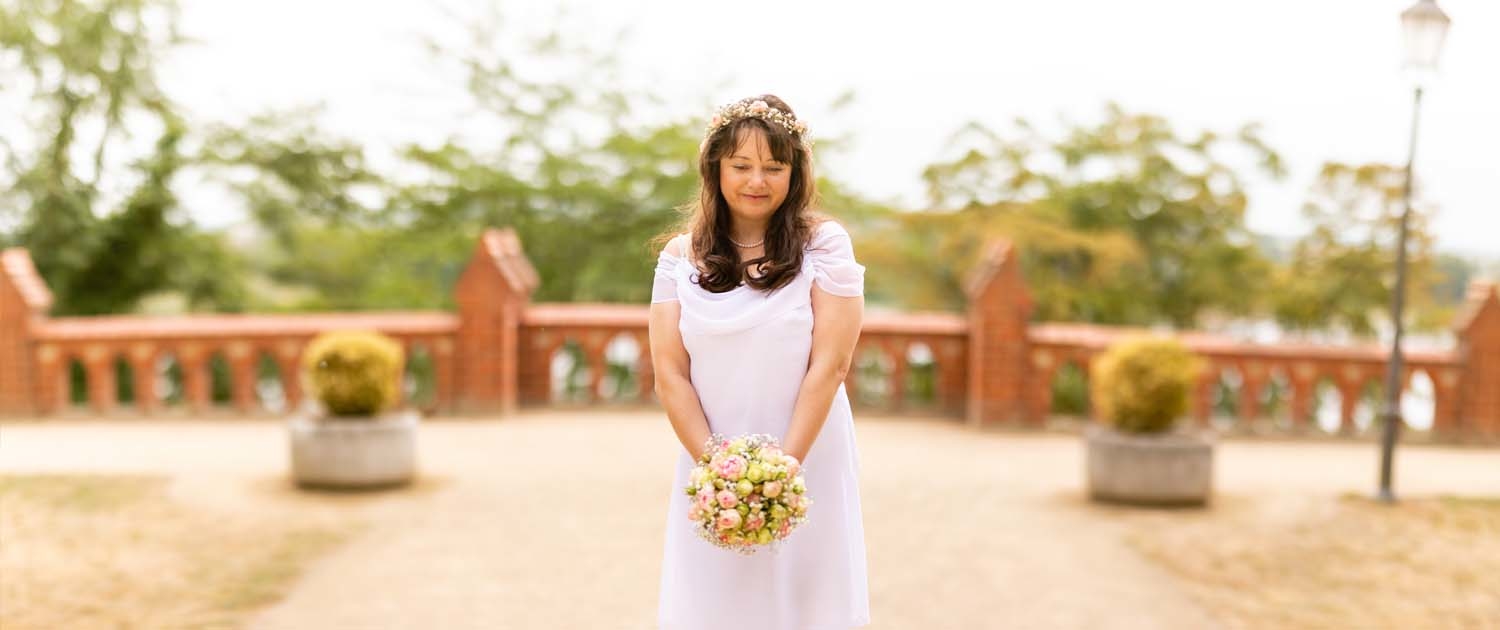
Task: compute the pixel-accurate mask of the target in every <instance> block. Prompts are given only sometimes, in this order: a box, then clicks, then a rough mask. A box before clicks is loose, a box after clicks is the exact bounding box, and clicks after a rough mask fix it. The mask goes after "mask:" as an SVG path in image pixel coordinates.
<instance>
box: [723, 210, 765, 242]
mask: <svg viewBox="0 0 1500 630" xmlns="http://www.w3.org/2000/svg"><path fill="white" fill-rule="evenodd" d="M767 225H770V222H769V221H767V220H765V219H761V220H759V221H756V220H751V219H740V218H738V217H735V218H732V219H731V220H730V222H729V238H731V239H734V241H735V242H737V243H743V244H745V245H753V244H756V243H760V242H761V241H764V240H765V239H766V226H767Z"/></svg>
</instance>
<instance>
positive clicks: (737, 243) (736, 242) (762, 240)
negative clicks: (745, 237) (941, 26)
mask: <svg viewBox="0 0 1500 630" xmlns="http://www.w3.org/2000/svg"><path fill="white" fill-rule="evenodd" d="M725 238H728V237H725ZM729 242H731V243H734V244H735V245H738V246H740V247H743V248H745V249H750V248H751V247H760V246H761V244H763V243H765V242H766V237H764V236H762V237H760V240H758V241H756V242H754V243H751V244H749V245H746V244H744V243H741V242H739V241H736V240H734V239H732V238H731V239H729Z"/></svg>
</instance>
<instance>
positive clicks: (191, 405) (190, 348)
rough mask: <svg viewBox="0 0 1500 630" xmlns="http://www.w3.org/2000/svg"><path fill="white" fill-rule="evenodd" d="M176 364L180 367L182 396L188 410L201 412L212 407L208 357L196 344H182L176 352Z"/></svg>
mask: <svg viewBox="0 0 1500 630" xmlns="http://www.w3.org/2000/svg"><path fill="white" fill-rule="evenodd" d="M177 362H178V363H179V364H180V365H181V366H182V394H183V400H184V402H186V403H187V406H188V409H191V410H193V411H194V412H201V411H204V410H206V409H208V408H209V407H211V406H212V405H213V398H212V394H213V392H211V391H209V384H210V383H209V380H208V357H207V356H206V355H205V354H204V353H203V349H202V348H200V347H198V345H197V344H191V343H187V344H183V345H182V346H181V347H180V348H178V351H177Z"/></svg>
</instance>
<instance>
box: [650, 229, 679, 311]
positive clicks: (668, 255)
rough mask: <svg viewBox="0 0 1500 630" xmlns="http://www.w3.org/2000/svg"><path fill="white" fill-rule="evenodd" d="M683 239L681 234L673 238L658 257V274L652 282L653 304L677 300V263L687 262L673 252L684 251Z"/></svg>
mask: <svg viewBox="0 0 1500 630" xmlns="http://www.w3.org/2000/svg"><path fill="white" fill-rule="evenodd" d="M682 240H683V237H681V236H679V237H677V238H674V239H672V241H671V242H669V243H667V246H666V247H663V248H662V250H661V255H660V256H657V257H656V274H655V278H654V279H653V280H652V282H651V303H652V304H655V303H657V302H673V301H676V300H677V265H685V264H687V262H686V261H684V260H683V259H682V257H681V256H679V255H677V254H674V253H673V252H674V251H675V252H679V253H680V252H681V251H682V249H681V248H682V243H681V241H682Z"/></svg>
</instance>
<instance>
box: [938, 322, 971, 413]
mask: <svg viewBox="0 0 1500 630" xmlns="http://www.w3.org/2000/svg"><path fill="white" fill-rule="evenodd" d="M964 347H965V343H964V341H962V340H960V339H959V338H951V339H943V340H942V341H940V342H938V343H935V344H933V346H932V349H933V353H934V355H935V357H934V359H935V360H936V361H937V399H938V403H939V404H940V405H941V406H942V409H943V410H944V411H948V412H952V413H958V412H961V411H963V409H964V403H965V402H966V393H965V391H966V385H967V383H968V376H967V372H966V371H965V370H966V368H967V366H968V358H967V357H966V356H965V355H964Z"/></svg>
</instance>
